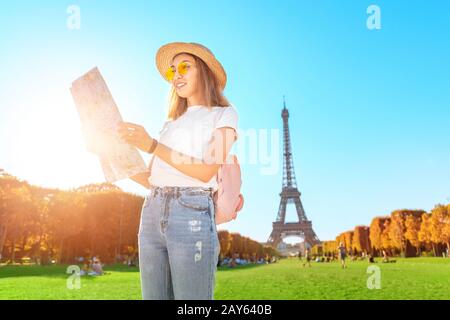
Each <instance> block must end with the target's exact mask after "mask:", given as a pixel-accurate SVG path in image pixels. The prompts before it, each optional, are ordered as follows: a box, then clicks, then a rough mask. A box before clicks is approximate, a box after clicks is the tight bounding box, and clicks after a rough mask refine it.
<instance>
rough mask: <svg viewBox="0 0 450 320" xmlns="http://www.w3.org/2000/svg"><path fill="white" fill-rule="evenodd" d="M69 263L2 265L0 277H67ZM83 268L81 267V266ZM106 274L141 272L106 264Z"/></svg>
mask: <svg viewBox="0 0 450 320" xmlns="http://www.w3.org/2000/svg"><path fill="white" fill-rule="evenodd" d="M68 267H69V265H52V266H36V265H30V266H2V267H0V279H5V278H18V277H20V278H21V277H51V278H61V279H67V277H68V276H69V275H70V274H69V273H67V268H68ZM80 268H81V267H80ZM103 270H104V271H105V273H106V274H105V275H104V276H108V275H109V274H110V272H139V268H138V267H128V266H124V265H107V266H104V268H103ZM98 277H103V276H82V278H83V279H86V280H94V279H96V278H98Z"/></svg>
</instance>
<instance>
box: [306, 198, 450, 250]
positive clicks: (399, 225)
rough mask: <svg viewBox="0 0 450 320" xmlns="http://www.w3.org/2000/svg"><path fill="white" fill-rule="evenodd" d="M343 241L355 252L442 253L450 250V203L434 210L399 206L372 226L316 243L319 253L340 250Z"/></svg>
mask: <svg viewBox="0 0 450 320" xmlns="http://www.w3.org/2000/svg"><path fill="white" fill-rule="evenodd" d="M339 243H342V244H343V245H344V246H345V248H346V250H347V251H348V252H350V254H352V255H358V254H361V253H363V252H364V253H366V254H369V253H370V254H372V255H374V256H381V255H382V252H383V251H385V252H386V253H387V254H388V255H391V256H395V255H399V256H405V257H412V256H441V255H442V254H448V251H449V250H450V204H449V205H442V204H438V205H436V206H435V207H434V208H433V209H432V210H431V212H429V213H428V212H426V211H424V210H408V209H402V210H395V211H393V212H391V214H390V215H388V216H379V217H375V218H373V219H372V222H371V224H370V226H356V227H355V228H354V229H353V230H349V231H346V232H343V233H341V234H339V235H338V236H337V237H336V239H335V240H330V241H324V242H322V244H320V245H317V246H314V247H313V248H312V251H313V252H314V253H315V254H324V255H329V254H336V253H337V248H338V246H339Z"/></svg>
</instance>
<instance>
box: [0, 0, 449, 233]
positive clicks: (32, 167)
mask: <svg viewBox="0 0 450 320" xmlns="http://www.w3.org/2000/svg"><path fill="white" fill-rule="evenodd" d="M371 4H376V5H378V6H379V7H380V9H381V25H382V28H381V29H380V30H369V29H368V28H367V27H366V20H367V17H368V14H367V13H366V10H367V7H368V6H369V5H371ZM69 5H77V6H79V8H80V10H81V29H80V30H69V29H68V28H67V25H66V24H67V18H68V17H69V15H68V14H67V12H66V10H67V8H68V6H69ZM449 35H450V1H445V0H439V1H438V0H435V1H418V0H417V1H363V0H354V1H345V2H344V1H245V2H243V1H221V2H219V1H203V0H202V1H199V0H198V1H197V0H196V1H190V2H187V1H170V2H168V1H132V2H124V1H122V2H119V1H99V0H96V1H92V0H89V1H76V0H72V1H50V0H47V1H39V2H37V1H14V2H9V3H2V4H1V5H0V88H1V90H0V111H1V117H0V145H1V146H2V148H1V151H0V167H1V168H4V169H6V170H7V171H9V172H11V173H12V174H14V175H16V176H18V177H20V178H22V179H26V180H28V181H30V182H31V183H34V184H38V185H43V186H49V187H61V188H70V187H76V186H79V185H82V184H86V183H92V182H102V181H103V179H104V178H103V174H102V171H101V167H100V165H99V163H98V161H97V159H96V157H95V156H93V155H91V154H89V153H87V152H86V151H85V149H84V144H83V141H82V136H81V133H80V128H79V119H78V115H77V113H76V109H75V107H74V105H73V102H72V98H71V96H70V92H69V87H70V84H71V82H72V81H73V80H74V79H75V78H77V77H79V76H80V75H82V74H83V73H85V72H86V71H88V70H89V69H91V68H92V67H94V66H98V67H99V69H100V71H101V72H102V74H103V75H104V77H105V79H106V81H107V83H108V85H109V87H110V90H111V92H112V94H113V96H114V98H115V100H116V102H117V104H118V106H119V108H120V110H121V113H122V116H123V117H124V118H125V120H126V121H130V122H135V123H139V124H141V125H143V126H144V127H146V128H147V131H148V132H149V133H150V134H151V135H153V136H155V137H156V136H157V134H158V131H159V129H160V128H161V126H162V123H163V121H164V119H165V116H166V101H167V94H168V89H169V87H168V85H167V83H165V82H164V81H163V80H162V79H161V77H160V76H159V74H158V72H157V70H156V67H155V64H154V56H155V53H156V51H157V49H158V48H159V47H160V46H161V45H163V44H165V43H168V42H172V41H194V42H199V43H202V44H204V45H206V46H208V47H209V48H210V49H211V50H212V51H213V52H214V53H215V54H216V55H217V57H218V58H219V60H220V61H221V62H222V63H223V65H224V68H225V69H226V71H227V74H228V84H227V88H226V90H225V94H226V96H227V97H228V98H229V100H230V101H231V102H232V103H233V104H234V105H235V107H236V108H237V110H238V112H239V116H240V122H239V125H240V127H241V128H242V129H243V130H251V129H256V130H260V129H261V130H271V129H279V130H281V129H282V122H281V108H282V96H283V95H286V102H287V107H288V109H289V112H290V129H291V139H292V144H293V155H294V166H295V172H296V178H297V182H298V187H299V190H300V191H301V192H302V201H303V205H304V207H305V210H306V214H307V216H308V218H310V219H311V220H312V221H313V227H314V229H315V231H316V233H317V234H318V236H319V238H320V239H322V240H326V239H334V237H335V236H336V235H337V234H338V233H340V232H342V231H346V230H348V229H352V228H353V227H354V226H355V225H359V224H366V225H367V224H369V223H370V221H371V219H372V218H373V217H374V216H377V215H386V214H389V213H390V212H391V211H392V210H395V209H399V208H411V209H415V208H421V209H425V210H430V209H431V208H432V207H433V206H434V205H435V204H438V203H447V202H448V201H449V200H450V184H449V181H450V148H449V144H450V130H449V126H448V122H449V119H450V109H449V102H448V101H449V100H450V99H449V98H450V90H449V89H450V80H449V71H450V62H449V59H448V57H449V56H450V44H449ZM280 138H281V131H280ZM279 147H280V148H279V150H278V152H280V153H281V147H282V145H281V144H280V146H279ZM143 157H144V158H145V159H149V157H148V156H147V155H145V154H143ZM261 167H262V164H243V166H242V172H243V193H244V195H245V199H246V202H245V208H244V209H243V211H242V213H241V214H240V216H239V218H238V220H237V221H235V222H232V223H230V224H228V225H226V226H225V228H226V229H229V230H230V231H233V232H240V233H241V234H243V235H246V236H250V237H252V238H254V239H256V240H259V241H266V240H267V238H268V236H269V234H270V232H271V227H272V221H274V220H275V218H276V215H277V211H278V205H279V195H278V194H279V192H280V191H281V180H282V163H281V162H280V163H279V170H278V171H277V172H276V174H272V175H263V174H261ZM116 184H117V185H118V186H120V187H122V188H123V189H125V190H126V191H129V192H134V193H138V194H141V195H143V194H145V189H143V188H142V187H140V186H139V185H136V184H135V183H134V182H132V181H121V182H118V183H116ZM287 218H288V220H291V221H292V220H293V219H294V218H295V216H294V214H293V208H289V210H288V216H287Z"/></svg>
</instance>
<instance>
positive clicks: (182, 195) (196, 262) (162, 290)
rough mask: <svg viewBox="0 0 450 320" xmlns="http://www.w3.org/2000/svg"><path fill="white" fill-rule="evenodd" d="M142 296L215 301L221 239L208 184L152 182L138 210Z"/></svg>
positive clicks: (159, 298)
mask: <svg viewBox="0 0 450 320" xmlns="http://www.w3.org/2000/svg"><path fill="white" fill-rule="evenodd" d="M138 243H139V268H140V275H141V288H142V298H143V299H144V300H172V299H177V300H179V299H185V300H213V299H214V285H215V273H216V269H217V262H218V255H219V253H220V243H219V239H218V235H217V229H216V224H215V207H214V201H213V191H212V188H202V187H175V186H173V187H157V186H151V188H150V191H149V193H148V194H147V196H146V197H145V201H144V204H143V206H142V211H141V221H140V226H139V233H138Z"/></svg>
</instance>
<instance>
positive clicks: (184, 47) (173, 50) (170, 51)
mask: <svg viewBox="0 0 450 320" xmlns="http://www.w3.org/2000/svg"><path fill="white" fill-rule="evenodd" d="M179 53H189V54H193V55H195V56H197V57H199V58H200V59H202V60H203V62H205V63H206V65H207V66H208V67H209V68H210V69H211V71H212V72H213V74H214V76H215V77H216V80H217V82H218V84H219V86H220V88H221V89H222V90H224V89H225V86H226V83H227V75H226V73H225V70H224V68H223V66H222V64H221V63H220V62H219V61H218V60H217V59H216V58H215V56H214V55H213V54H212V53H211V52H210V51H209V50H208V49H206V48H204V47H203V46H201V45H198V44H195V43H187V42H172V43H169V44H166V45H164V46H162V47H161V48H159V50H158V52H157V53H156V67H157V68H158V71H159V73H160V74H161V76H162V77H163V78H164V79H165V80H166V81H168V82H170V80H169V79H167V76H166V72H167V70H168V69H169V67H170V65H171V64H172V59H173V58H174V57H175V56H176V55H177V54H179Z"/></svg>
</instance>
